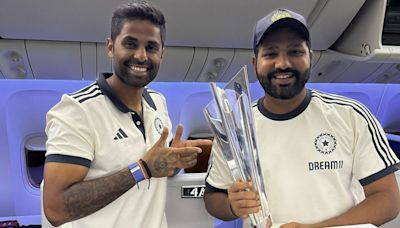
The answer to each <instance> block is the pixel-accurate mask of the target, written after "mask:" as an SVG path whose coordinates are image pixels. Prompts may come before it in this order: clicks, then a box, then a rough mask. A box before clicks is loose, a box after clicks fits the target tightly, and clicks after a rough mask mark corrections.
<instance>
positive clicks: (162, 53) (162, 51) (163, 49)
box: [161, 47, 165, 59]
mask: <svg viewBox="0 0 400 228" xmlns="http://www.w3.org/2000/svg"><path fill="white" fill-rule="evenodd" d="M164 51H165V48H164V47H163V48H162V50H161V59H162V57H163V56H164Z"/></svg>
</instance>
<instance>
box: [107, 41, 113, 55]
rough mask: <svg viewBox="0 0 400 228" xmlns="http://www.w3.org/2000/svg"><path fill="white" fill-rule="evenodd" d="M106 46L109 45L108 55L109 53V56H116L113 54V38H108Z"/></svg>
mask: <svg viewBox="0 0 400 228" xmlns="http://www.w3.org/2000/svg"><path fill="white" fill-rule="evenodd" d="M106 46H107V55H108V57H110V58H112V57H114V54H113V49H114V43H113V41H112V40H111V38H107V44H106Z"/></svg>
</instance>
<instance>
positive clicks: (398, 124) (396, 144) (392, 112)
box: [377, 84, 400, 158]
mask: <svg viewBox="0 0 400 228" xmlns="http://www.w3.org/2000/svg"><path fill="white" fill-rule="evenodd" d="M399 113H400V84H386V88H385V91H384V93H383V96H382V102H381V104H380V106H379V110H378V114H377V117H378V119H379V121H380V123H381V124H382V127H383V129H384V130H385V132H386V135H387V138H388V140H389V143H390V146H391V147H392V149H393V150H394V152H395V153H396V155H397V156H398V157H399V158H400V115H399Z"/></svg>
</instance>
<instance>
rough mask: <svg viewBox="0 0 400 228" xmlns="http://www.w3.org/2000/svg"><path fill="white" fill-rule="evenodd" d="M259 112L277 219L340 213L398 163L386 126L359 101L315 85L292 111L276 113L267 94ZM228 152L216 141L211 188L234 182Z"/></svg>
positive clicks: (263, 156) (317, 217)
mask: <svg viewBox="0 0 400 228" xmlns="http://www.w3.org/2000/svg"><path fill="white" fill-rule="evenodd" d="M252 111H253V117H254V123H255V128H256V129H255V131H256V139H257V143H258V148H259V158H260V164H261V168H262V172H263V177H264V183H265V185H266V186H265V187H266V191H267V198H268V203H269V207H270V211H271V216H272V220H273V223H274V224H282V223H287V222H292V221H295V222H300V223H305V224H309V223H316V222H320V221H323V220H326V219H329V218H332V217H334V216H337V215H339V214H341V213H343V212H345V211H347V210H348V209H349V208H351V207H353V206H354V205H356V204H357V203H359V202H360V201H361V200H362V199H363V198H364V197H365V196H364V193H363V189H362V186H364V185H367V184H369V183H372V182H374V181H376V180H378V179H379V178H382V177H384V176H386V175H388V174H390V173H393V172H395V171H396V170H397V169H398V168H397V165H396V164H397V163H398V162H399V160H398V158H397V157H396V155H395V154H394V152H393V151H392V149H391V148H390V147H389V143H388V141H387V139H386V137H385V133H384V131H383V129H382V127H381V126H380V124H379V123H378V121H377V120H376V119H375V117H374V116H373V115H372V114H371V113H370V112H369V111H368V110H367V108H366V107H365V106H364V105H362V104H361V103H359V102H358V101H355V100H352V99H349V98H345V97H342V96H337V95H332V94H328V93H323V92H320V91H316V90H313V91H311V90H307V96H306V98H305V99H304V101H303V102H302V104H301V105H300V106H299V107H298V108H297V109H296V110H294V111H292V112H290V113H288V114H283V115H275V114H272V113H270V112H268V111H267V110H266V109H265V108H264V106H263V103H262V99H260V100H259V101H258V102H257V104H255V105H253V108H252ZM222 156H223V155H222V153H221V152H220V151H218V150H217V147H215V146H214V147H213V150H212V159H211V162H210V166H209V171H208V176H207V178H206V181H207V184H208V188H207V191H220V190H223V189H227V188H228V187H229V186H230V185H231V184H232V183H233V179H232V177H231V175H230V172H229V169H228V168H227V166H226V162H225V160H223V157H222ZM245 223H248V221H245Z"/></svg>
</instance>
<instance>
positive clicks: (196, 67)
mask: <svg viewBox="0 0 400 228" xmlns="http://www.w3.org/2000/svg"><path fill="white" fill-rule="evenodd" d="M207 56H208V48H201V47H195V48H194V56H193V61H192V63H191V64H190V68H189V71H188V72H187V74H186V77H185V81H187V82H194V81H196V79H197V77H199V74H200V73H201V70H202V69H203V67H204V63H205V62H206V59H207Z"/></svg>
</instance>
